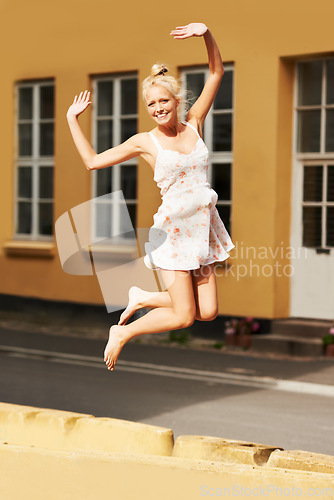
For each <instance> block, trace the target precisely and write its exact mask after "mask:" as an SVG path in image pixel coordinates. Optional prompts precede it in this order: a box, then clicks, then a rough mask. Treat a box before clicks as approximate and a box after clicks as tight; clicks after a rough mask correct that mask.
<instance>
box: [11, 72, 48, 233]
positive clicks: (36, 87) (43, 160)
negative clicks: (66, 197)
mask: <svg viewBox="0 0 334 500" xmlns="http://www.w3.org/2000/svg"><path fill="white" fill-rule="evenodd" d="M50 84H52V85H53V87H54V89H55V82H54V80H41V81H27V82H18V83H17V84H16V85H15V106H16V109H15V174H14V185H15V196H14V239H20V240H29V241H31V240H38V241H52V240H53V235H41V234H39V232H38V204H39V202H40V201H41V200H43V202H47V203H52V204H54V197H53V198H43V199H40V198H39V196H38V193H39V169H40V168H43V167H53V169H54V155H53V156H40V155H39V144H40V137H39V124H40V123H55V117H53V118H40V113H39V111H40V108H39V105H40V101H39V98H38V97H39V91H40V88H41V87H43V86H44V87H49V86H50ZM25 87H29V88H31V87H33V112H32V120H23V119H20V118H19V90H20V89H21V88H25ZM31 121H32V155H31V156H19V125H20V124H21V123H25V122H27V123H28V122H29V123H30V122H31ZM19 167H31V169H32V197H31V198H29V199H28V198H21V197H19V194H18V189H19V175H18V170H19ZM20 201H29V202H31V204H32V230H31V233H30V234H26V233H19V232H16V228H17V227H18V203H19V202H20Z"/></svg>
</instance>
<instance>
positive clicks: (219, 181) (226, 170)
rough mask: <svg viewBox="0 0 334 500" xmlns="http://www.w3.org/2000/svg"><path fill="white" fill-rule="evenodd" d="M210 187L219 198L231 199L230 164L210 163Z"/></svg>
mask: <svg viewBox="0 0 334 500" xmlns="http://www.w3.org/2000/svg"><path fill="white" fill-rule="evenodd" d="M212 188H213V189H214V190H215V191H216V192H217V194H218V199H219V200H221V201H222V200H231V164H230V163H223V164H220V165H218V164H213V165H212Z"/></svg>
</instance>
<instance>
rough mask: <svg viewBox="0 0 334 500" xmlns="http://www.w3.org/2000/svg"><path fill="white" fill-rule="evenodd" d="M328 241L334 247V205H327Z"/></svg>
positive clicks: (329, 245)
mask: <svg viewBox="0 0 334 500" xmlns="http://www.w3.org/2000/svg"><path fill="white" fill-rule="evenodd" d="M326 229H327V241H326V245H327V246H328V247H334V207H327V228H326Z"/></svg>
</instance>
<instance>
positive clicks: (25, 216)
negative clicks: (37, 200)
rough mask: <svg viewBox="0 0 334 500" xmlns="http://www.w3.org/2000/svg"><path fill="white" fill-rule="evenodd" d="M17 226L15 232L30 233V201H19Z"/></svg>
mask: <svg viewBox="0 0 334 500" xmlns="http://www.w3.org/2000/svg"><path fill="white" fill-rule="evenodd" d="M17 221H18V228H17V232H18V233H20V234H30V233H31V203H30V202H27V201H20V202H19V203H18V218H17Z"/></svg>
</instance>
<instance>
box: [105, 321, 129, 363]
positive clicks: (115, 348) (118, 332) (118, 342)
mask: <svg viewBox="0 0 334 500" xmlns="http://www.w3.org/2000/svg"><path fill="white" fill-rule="evenodd" d="M123 328H125V326H119V325H113V326H112V327H111V328H110V330H109V340H108V342H107V345H106V348H105V350H104V361H105V362H106V365H107V367H108V370H113V369H114V368H115V364H116V361H117V360H118V356H119V355H120V352H121V350H122V348H123V347H124V344H125V341H124V337H123V335H122V330H123Z"/></svg>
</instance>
